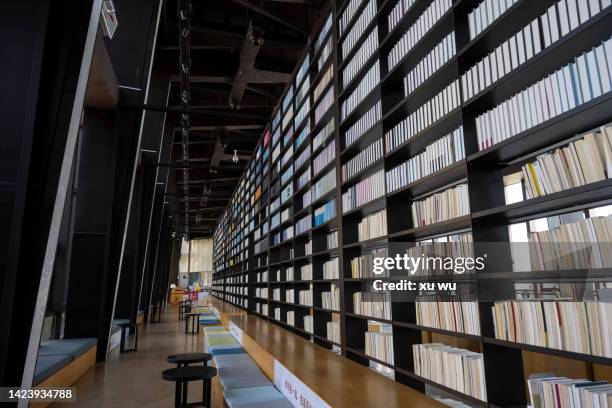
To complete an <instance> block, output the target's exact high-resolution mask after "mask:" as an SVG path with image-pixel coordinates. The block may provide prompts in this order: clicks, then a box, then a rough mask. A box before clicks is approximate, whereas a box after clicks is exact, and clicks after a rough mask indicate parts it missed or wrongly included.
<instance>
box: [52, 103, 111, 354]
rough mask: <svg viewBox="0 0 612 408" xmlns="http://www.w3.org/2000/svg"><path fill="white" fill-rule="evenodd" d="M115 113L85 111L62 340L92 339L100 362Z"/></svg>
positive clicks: (103, 343) (104, 338)
mask: <svg viewBox="0 0 612 408" xmlns="http://www.w3.org/2000/svg"><path fill="white" fill-rule="evenodd" d="M115 115H116V113H115V112H114V111H105V110H98V109H86V110H85V114H84V121H83V123H84V125H83V126H84V127H83V128H82V130H81V133H80V136H79V137H80V143H79V144H80V160H79V161H80V165H79V167H78V170H77V171H78V184H77V185H76V212H75V221H74V232H73V235H72V257H71V263H70V279H69V286H68V298H67V304H66V324H65V329H64V336H65V337H66V338H74V337H95V338H97V339H98V356H99V358H100V359H101V358H103V356H104V353H105V350H106V344H107V341H108V339H107V333H106V326H105V318H104V316H105V310H106V309H107V305H106V302H107V301H108V293H109V292H110V291H114V279H113V277H112V273H111V268H110V256H109V254H110V250H111V247H110V246H111V227H112V216H113V211H112V210H113V206H112V203H113V193H114V184H115V168H116V161H117V154H116V152H117V143H116V139H117V135H118V133H117V132H116V131H115V129H114V122H115Z"/></svg>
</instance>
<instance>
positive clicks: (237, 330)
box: [229, 322, 242, 346]
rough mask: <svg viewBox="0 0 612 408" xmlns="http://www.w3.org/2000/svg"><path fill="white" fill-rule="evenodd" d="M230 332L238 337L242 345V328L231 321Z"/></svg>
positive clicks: (237, 339)
mask: <svg viewBox="0 0 612 408" xmlns="http://www.w3.org/2000/svg"><path fill="white" fill-rule="evenodd" d="M229 332H230V334H231V335H232V337H234V338H235V339H236V341H237V342H238V344H240V345H241V346H242V329H240V327H238V325H236V323H234V322H229Z"/></svg>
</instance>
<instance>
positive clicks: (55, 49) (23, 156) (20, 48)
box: [0, 0, 93, 386]
mask: <svg viewBox="0 0 612 408" xmlns="http://www.w3.org/2000/svg"><path fill="white" fill-rule="evenodd" d="M92 4H93V1H91V0H78V1H77V0H67V1H65V2H63V3H62V5H61V7H54V5H52V4H51V2H50V1H48V0H46V1H45V0H23V1H19V2H3V4H2V12H0V34H2V38H3V39H4V41H3V46H2V47H0V58H1V59H2V61H4V62H5V63H4V64H2V65H1V66H0V80H1V81H2V83H3V89H2V92H1V93H0V108H1V109H2V112H3V120H2V121H0V134H2V149H0V225H2V231H3V234H1V235H2V237H1V238H0V310H1V313H0V384H2V385H10V386H18V385H20V384H21V380H22V376H23V372H24V364H25V361H26V356H27V348H28V343H29V340H30V333H31V327H32V321H33V316H34V307H35V304H36V299H37V294H38V290H39V286H40V278H41V271H42V267H43V260H44V255H45V250H46V246H47V241H48V238H49V229H50V225H51V219H52V215H53V208H54V205H55V201H56V194H57V192H58V185H59V175H60V169H61V165H62V160H63V158H64V153H65V151H66V141H67V140H68V128H69V126H70V120H71V118H72V110H73V105H74V103H75V97H76V95H77V83H78V79H79V74H80V69H81V64H82V62H83V54H84V51H85V40H86V37H87V32H88V28H89V21H90V16H91V15H92V14H91V8H92ZM64 182H66V180H64ZM45 293H47V292H45Z"/></svg>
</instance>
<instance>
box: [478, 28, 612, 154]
mask: <svg viewBox="0 0 612 408" xmlns="http://www.w3.org/2000/svg"><path fill="white" fill-rule="evenodd" d="M611 77H612V39H608V40H606V41H605V42H603V43H602V44H600V45H598V46H597V47H595V48H593V49H592V50H590V51H588V52H586V53H584V54H582V55H579V56H578V57H576V58H575V59H574V61H573V62H571V63H569V64H567V65H565V66H564V67H562V68H561V69H559V70H557V71H555V72H553V73H552V74H550V75H548V76H547V77H546V78H544V79H542V80H540V81H538V82H536V83H534V84H533V85H531V86H529V87H528V88H526V89H524V90H523V91H521V92H519V93H517V94H516V95H514V96H512V97H511V98H510V99H507V100H505V101H504V102H502V103H501V104H499V105H497V106H496V107H494V108H493V109H491V110H489V111H487V112H485V113H483V114H482V115H480V116H478V117H477V118H476V133H477V136H478V148H479V150H484V149H487V148H489V147H491V146H493V145H494V144H497V143H499V142H502V141H504V140H506V139H508V138H510V137H512V136H514V135H518V134H519V133H521V132H523V131H525V130H528V129H531V128H533V127H534V126H537V125H539V124H540V123H543V122H546V121H547V120H549V119H552V118H554V117H556V116H559V115H561V114H562V113H565V112H567V111H569V110H572V109H574V108H576V107H578V106H581V105H582V104H585V103H587V102H589V101H590V100H592V99H594V98H597V97H598V96H600V95H602V94H606V93H608V92H610V90H611V88H612V82H611Z"/></svg>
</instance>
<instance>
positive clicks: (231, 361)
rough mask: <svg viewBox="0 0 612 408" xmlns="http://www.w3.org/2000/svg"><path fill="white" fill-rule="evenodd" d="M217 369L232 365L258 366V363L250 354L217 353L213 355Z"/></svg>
mask: <svg viewBox="0 0 612 408" xmlns="http://www.w3.org/2000/svg"><path fill="white" fill-rule="evenodd" d="M213 358H214V360H215V366H216V367H217V369H222V368H231V367H251V366H252V367H257V364H255V362H254V361H253V360H252V359H251V357H249V355H248V354H246V353H244V354H226V355H216V356H214V357H213Z"/></svg>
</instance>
